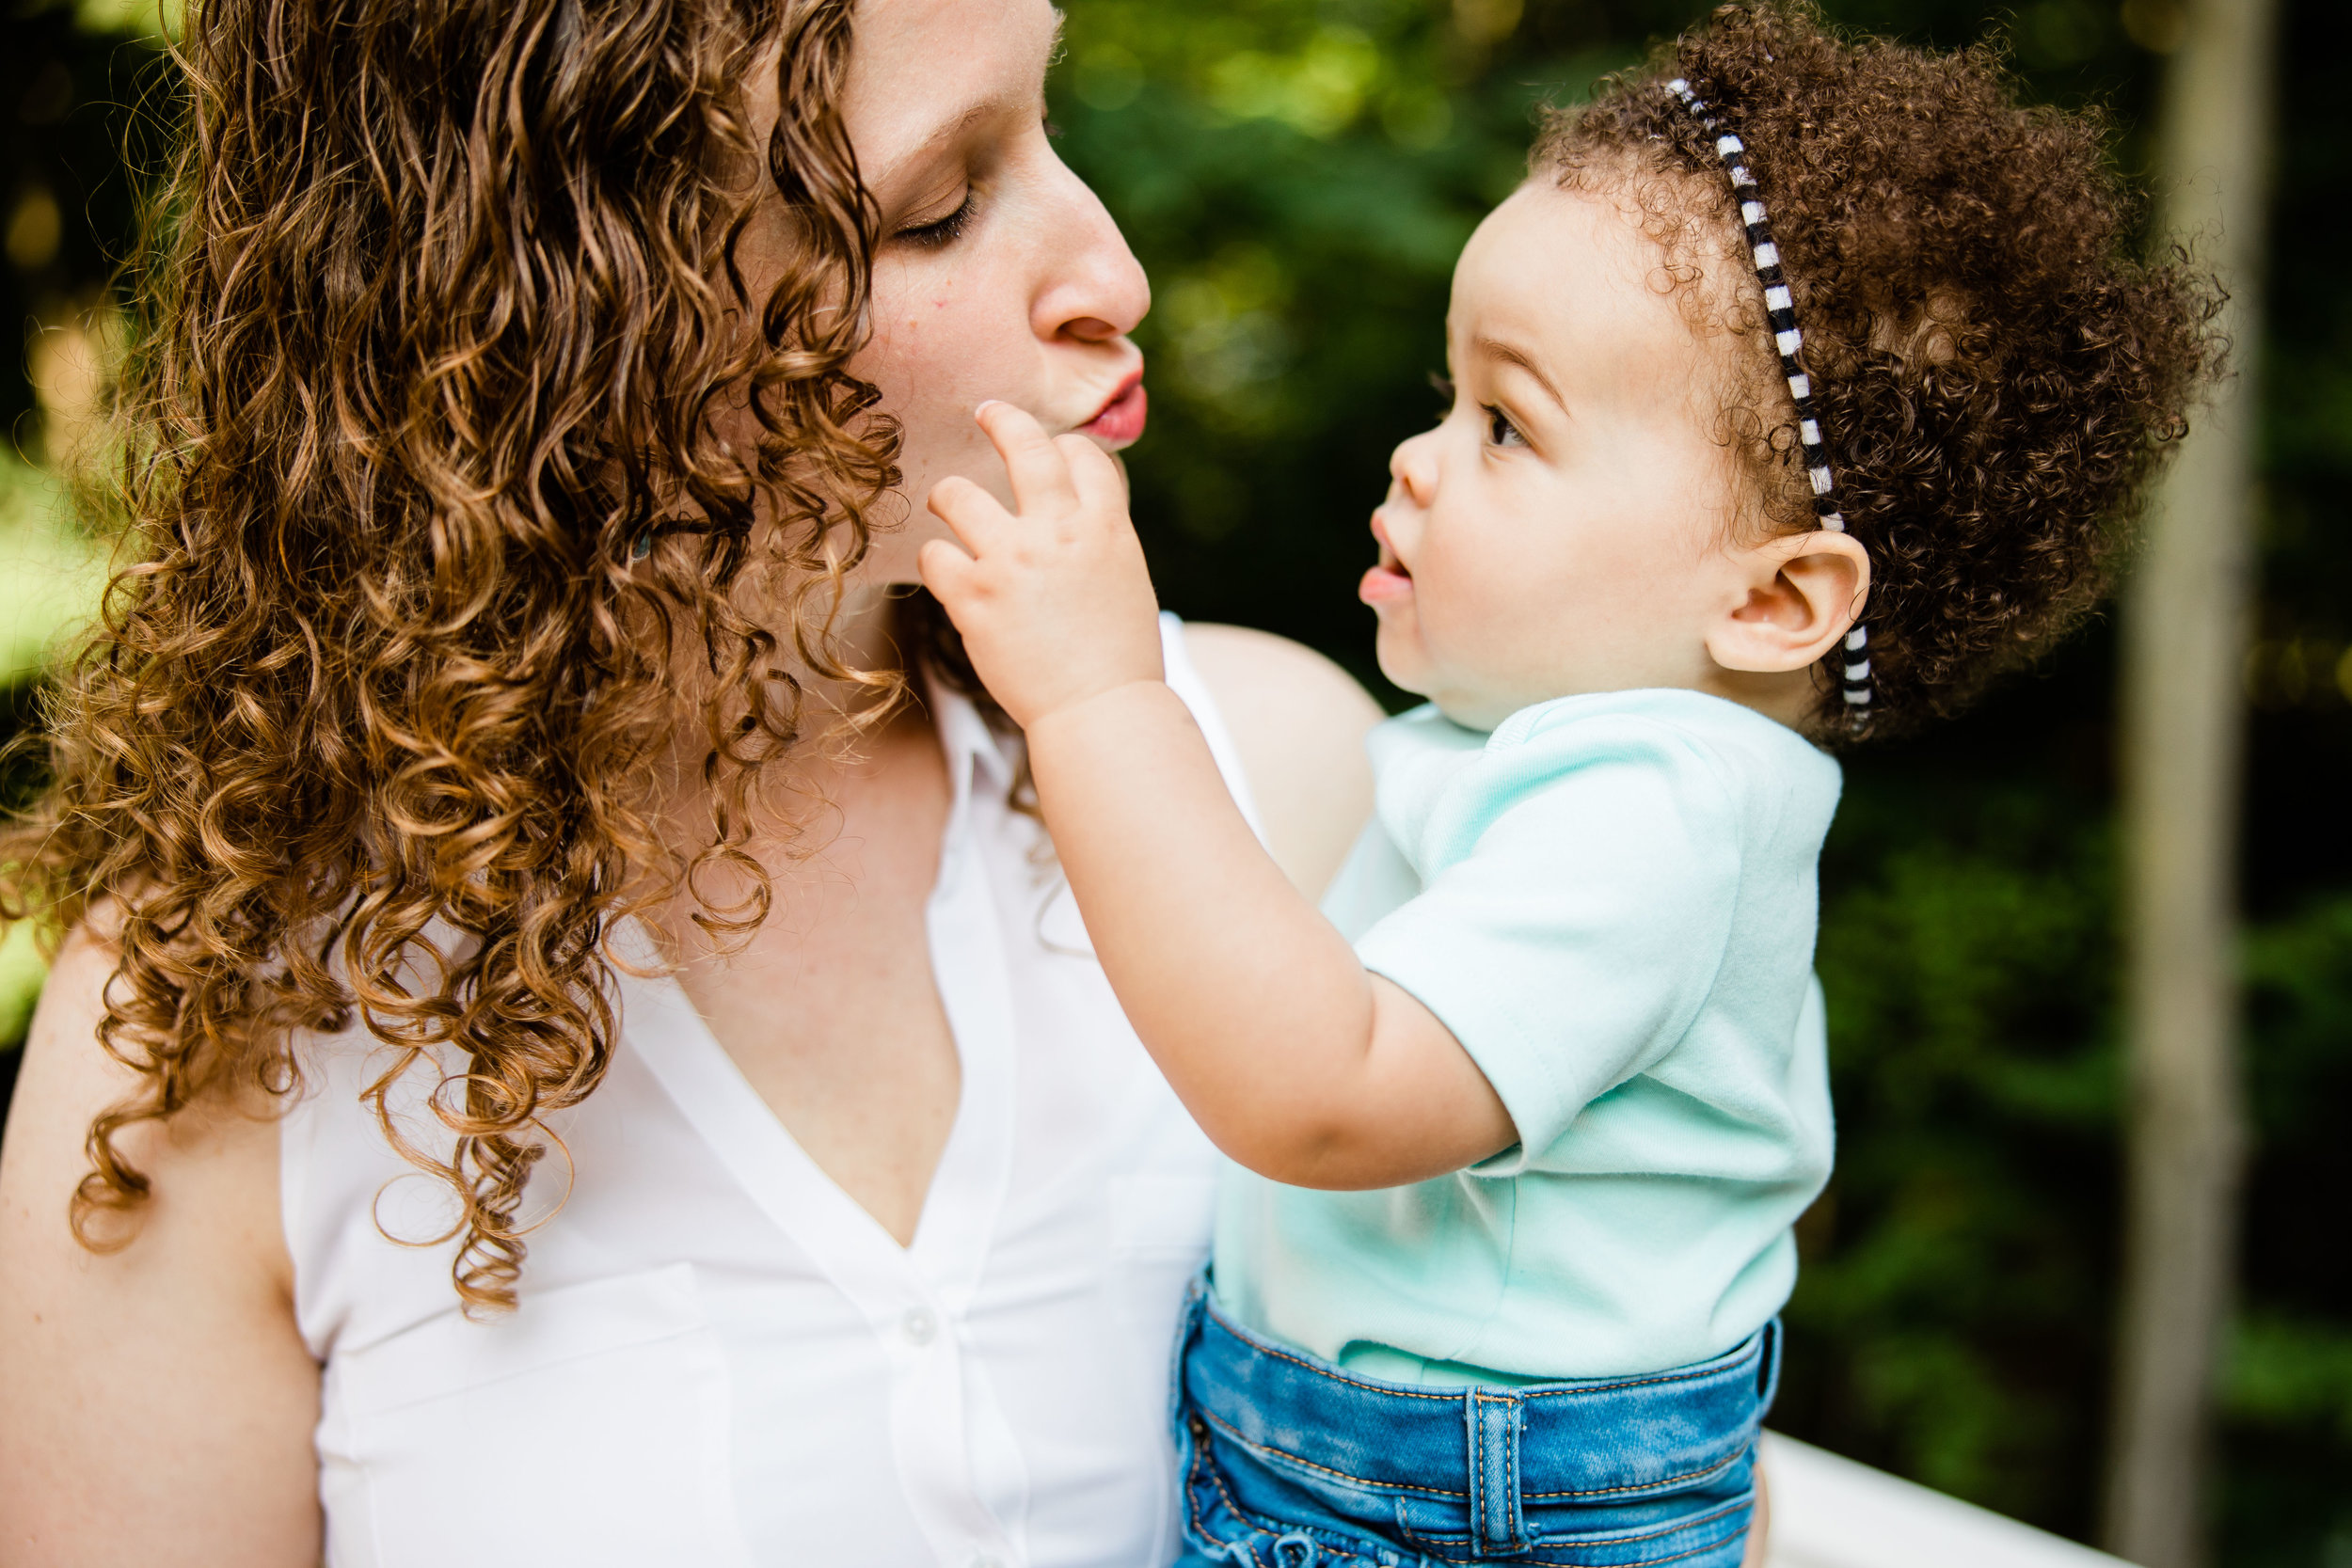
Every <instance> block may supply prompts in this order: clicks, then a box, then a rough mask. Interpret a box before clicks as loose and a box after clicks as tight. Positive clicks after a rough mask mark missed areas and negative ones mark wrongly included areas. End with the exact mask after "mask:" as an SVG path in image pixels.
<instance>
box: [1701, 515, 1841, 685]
mask: <svg viewBox="0 0 2352 1568" xmlns="http://www.w3.org/2000/svg"><path fill="white" fill-rule="evenodd" d="M1732 562H1733V584H1732V593H1731V594H1729V595H1727V597H1728V598H1729V599H1730V600H1731V601H1732V602H1730V603H1729V604H1728V605H1727V607H1726V609H1725V610H1724V613H1723V614H1721V615H1720V616H1718V617H1717V618H1716V620H1715V622H1714V624H1713V625H1712V626H1709V627H1708V633H1707V652H1708V656H1709V657H1712V658H1713V659H1714V661H1715V662H1716V663H1717V664H1719V665H1721V666H1722V667H1723V668H1724V669H1726V670H1740V671H1745V672H1748V673H1754V674H1777V673H1781V672H1783V671H1787V670H1802V669H1804V668H1805V667H1806V666H1808V665H1810V664H1814V663H1816V662H1818V661H1819V660H1820V659H1821V658H1823V657H1826V656H1827V655H1828V653H1829V651H1830V650H1831V649H1832V648H1834V647H1836V645H1837V643H1838V641H1839V640H1840V639H1842V638H1843V637H1844V636H1845V635H1846V632H1847V630H1848V629H1849V628H1850V627H1851V626H1852V625H1853V624H1854V622H1855V621H1857V620H1859V619H1860V618H1861V615H1862V601H1863V600H1864V599H1866V598H1867V597H1868V596H1869V593H1870V558H1869V555H1868V554H1867V552H1866V551H1865V550H1864V549H1863V547H1862V546H1860V545H1859V544H1857V543H1855V542H1854V539H1853V536H1852V535H1851V534H1846V533H1834V532H1832V531H1829V530H1828V529H1816V530H1814V531H1811V532H1809V533H1787V534H1777V535H1774V536H1773V537H1772V538H1770V539H1767V540H1765V541H1763V542H1762V543H1761V544H1757V545H1752V546H1734V547H1733V550H1732Z"/></svg>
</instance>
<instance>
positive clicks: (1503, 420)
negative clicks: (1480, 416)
mask: <svg viewBox="0 0 2352 1568" xmlns="http://www.w3.org/2000/svg"><path fill="white" fill-rule="evenodd" d="M1481 407H1482V409H1483V410H1484V412H1485V413H1486V441H1487V444H1488V445H1489V446H1497V447H1523V446H1525V445H1527V437H1526V436H1522V435H1520V434H1519V427H1518V425H1515V424H1513V423H1512V422H1511V416H1510V415H1508V414H1505V413H1504V412H1503V411H1502V409H1500V408H1498V407H1496V406H1495V405H1494V404H1491V403H1489V404H1481Z"/></svg>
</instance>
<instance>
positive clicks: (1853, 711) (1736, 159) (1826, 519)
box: [1666, 76, 1870, 735]
mask: <svg viewBox="0 0 2352 1568" xmlns="http://www.w3.org/2000/svg"><path fill="white" fill-rule="evenodd" d="M1666 90H1667V91H1668V92H1671V93H1673V94H1674V95H1675V97H1676V98H1677V99H1679V100H1681V103H1682V106H1683V108H1685V109H1686V110H1688V111H1689V112H1690V115H1691V118H1692V119H1695V120H1697V121H1698V122H1699V124H1700V125H1701V126H1703V127H1705V128H1706V130H1707V131H1708V134H1709V135H1713V136H1714V138H1715V155H1716V156H1717V157H1719V158H1721V159H1723V161H1724V168H1725V169H1727V170H1729V171H1730V174H1731V190H1732V194H1733V195H1734V196H1736V197H1738V198H1740V222H1741V223H1743V224H1745V225H1746V226H1747V233H1748V246H1749V248H1750V249H1751V250H1753V251H1754V252H1755V253H1756V280H1757V281H1758V282H1760V283H1762V284H1763V285H1764V306H1765V313H1766V316H1767V318H1768V319H1769V320H1770V321H1771V322H1772V341H1773V342H1774V343H1775V344H1776V345H1777V346H1778V347H1779V349H1780V370H1781V373H1782V374H1783V375H1785V376H1787V377H1788V395H1789V396H1790V397H1792V398H1794V399H1796V402H1797V440H1798V443H1799V444H1800V445H1801V446H1803V447H1804V468H1805V473H1806V476H1807V477H1808V478H1810V479H1811V480H1812V481H1813V510H1814V513H1815V514H1816V515H1819V516H1820V519H1821V526H1822V527H1823V528H1825V529H1829V530H1832V531H1835V532H1838V533H1843V532H1845V531H1846V519H1845V517H1844V515H1842V514H1840V513H1839V512H1838V510H1837V486H1836V478H1835V476H1834V475H1832V474H1831V472H1830V467H1829V448H1828V446H1827V445H1826V444H1825V443H1823V441H1822V440H1821V421H1820V419H1819V418H1817V417H1816V416H1815V414H1814V412H1813V381H1812V378H1811V377H1810V376H1807V375H1806V374H1805V373H1804V367H1803V366H1801V365H1799V364H1798V363H1797V351H1798V350H1799V349H1801V348H1803V347H1804V333H1803V332H1801V331H1799V330H1798V328H1797V304H1796V300H1795V298H1794V297H1793V296H1791V295H1790V293H1788V274H1786V273H1784V272H1782V271H1781V269H1780V247H1779V246H1778V245H1774V244H1772V223H1771V221H1770V220H1769V219H1767V218H1766V217H1765V215H1764V198H1763V191H1762V189H1761V187H1759V186H1758V185H1757V184H1756V176H1755V175H1753V174H1750V173H1749V172H1748V166H1747V162H1746V160H1745V159H1744V158H1743V157H1742V156H1741V154H1743V153H1744V152H1746V151H1747V144H1746V143H1745V142H1742V141H1741V140H1740V138H1739V137H1738V136H1735V135H1732V134H1731V133H1730V132H1728V131H1725V130H1723V129H1722V128H1721V127H1720V126H1719V125H1717V124H1716V121H1715V117H1714V115H1713V114H1712V113H1711V112H1710V111H1709V110H1708V107H1707V105H1706V104H1704V103H1700V102H1699V98H1698V94H1696V93H1694V92H1692V90H1691V84H1690V83H1689V82H1686V81H1684V80H1683V79H1682V78H1681V77H1679V76H1677V77H1676V78H1675V79H1674V80H1673V81H1671V82H1669V83H1667V84H1666ZM1869 650H1870V633H1869V629H1868V628H1867V627H1866V626H1861V625H1859V624H1857V625H1856V626H1854V628H1853V629H1852V630H1851V631H1849V632H1848V633H1847V634H1846V725H1847V728H1848V729H1850V730H1851V731H1852V732H1853V733H1854V734H1856V735H1859V734H1861V733H1862V732H1863V730H1865V729H1867V727H1868V726H1869V722H1870V652H1869Z"/></svg>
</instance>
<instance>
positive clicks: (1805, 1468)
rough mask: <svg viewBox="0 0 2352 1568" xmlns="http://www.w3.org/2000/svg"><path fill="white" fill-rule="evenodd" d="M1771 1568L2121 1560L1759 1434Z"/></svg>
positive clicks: (2081, 1565) (1999, 1567)
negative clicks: (1768, 1492) (1767, 1488)
mask: <svg viewBox="0 0 2352 1568" xmlns="http://www.w3.org/2000/svg"><path fill="white" fill-rule="evenodd" d="M1764 1473H1765V1475H1766V1477H1767V1478H1768V1480H1769V1481H1770V1483H1771V1486H1772V1555H1771V1568H2126V1565H2125V1564H2124V1563H2123V1560H2122V1559H2121V1558H2113V1557H2109V1556H2107V1554H2106V1553H2105V1552H2094V1551H2092V1550H2091V1549H2090V1547H2088V1546H2080V1545H2076V1544H2074V1542H2072V1541H2068V1540H2065V1539H2064V1538H2062V1537H2060V1536H2056V1535H2052V1534H2050V1533H2048V1532H2047V1531H2046V1530H2038V1529H2036V1528H2033V1527H2032V1526H2031V1525H2021V1524H2019V1523H2018V1522H2017V1521H2016V1520H2014V1519H2011V1518H2008V1517H2006V1516H2004V1515H2002V1514H1998V1513H1993V1512H1991V1511H1990V1510H1988V1509H1982V1508H1978V1507H1977V1506H1975V1505H1974V1504H1972V1503H1964V1502H1962V1501H1961V1500H1960V1499H1959V1498H1957V1497H1946V1496H1945V1495H1944V1494H1943V1493H1941V1492H1931V1491H1929V1490H1928V1489H1927V1488H1926V1487H1924V1486H1918V1485H1915V1484H1913V1483H1912V1482H1910V1481H1903V1480H1901V1479H1899V1478H1898V1477H1895V1476H1890V1475H1888V1474H1887V1473H1886V1472H1885V1471H1883V1470H1873V1469H1871V1468H1870V1467H1869V1466H1868V1465H1857V1464H1855V1463H1854V1462H1853V1461H1852V1460H1851V1459H1841V1458H1839V1457H1838V1456H1837V1455H1836V1454H1834V1453H1831V1452H1828V1451H1827V1450H1826V1449H1817V1448H1814V1447H1812V1446H1811V1445H1810V1444H1805V1443H1800V1442H1798V1441H1797V1440H1796V1439H1794V1438H1792V1437H1783V1436H1781V1435H1780V1434H1779V1433H1773V1432H1768V1433H1765V1434H1764Z"/></svg>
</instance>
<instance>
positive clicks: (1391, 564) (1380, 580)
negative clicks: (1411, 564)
mask: <svg viewBox="0 0 2352 1568" xmlns="http://www.w3.org/2000/svg"><path fill="white" fill-rule="evenodd" d="M1372 536H1373V537H1374V538H1375V539H1376V540H1378V541H1379V542H1380V564H1378V565H1377V566H1375V567H1374V568H1373V569H1372V570H1371V571H1369V572H1366V573H1365V574H1364V580H1363V581H1362V582H1361V583H1359V584H1358V585H1357V589H1356V596H1357V597H1358V598H1359V599H1361V600H1363V601H1364V603H1366V604H1368V605H1373V606H1375V607H1376V606H1379V605H1381V604H1384V603H1387V602H1389V601H1391V600H1394V599H1401V598H1404V597H1405V596H1406V595H1407V594H1411V593H1412V591H1413V574H1412V572H1411V570H1410V569H1408V568H1407V567H1406V564H1405V562H1404V561H1403V560H1402V559H1401V558H1400V557H1399V556H1398V555H1397V553H1396V550H1395V547H1394V546H1391V544H1390V543H1389V535H1388V531H1387V530H1385V529H1383V528H1382V527H1381V526H1380V524H1379V522H1378V520H1377V519H1375V521H1374V523H1373V525H1372Z"/></svg>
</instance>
